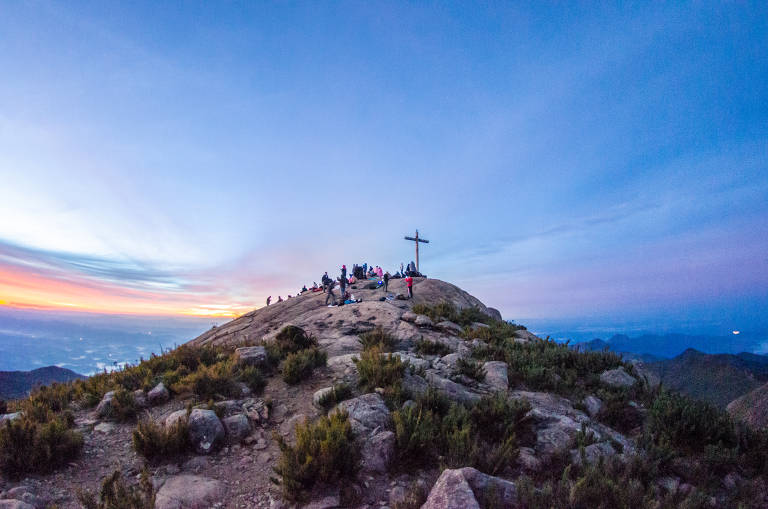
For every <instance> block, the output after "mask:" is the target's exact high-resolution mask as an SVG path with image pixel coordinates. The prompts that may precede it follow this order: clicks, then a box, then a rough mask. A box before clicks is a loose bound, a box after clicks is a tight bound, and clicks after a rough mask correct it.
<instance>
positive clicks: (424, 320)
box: [413, 315, 435, 327]
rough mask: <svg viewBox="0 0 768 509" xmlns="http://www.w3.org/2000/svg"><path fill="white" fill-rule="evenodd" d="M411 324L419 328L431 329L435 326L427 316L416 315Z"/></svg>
mask: <svg viewBox="0 0 768 509" xmlns="http://www.w3.org/2000/svg"><path fill="white" fill-rule="evenodd" d="M413 323H415V324H416V325H418V326H419V327H433V326H434V325H435V324H434V323H433V322H432V320H431V319H430V318H429V317H428V316H427V315H417V316H416V320H414V322H413Z"/></svg>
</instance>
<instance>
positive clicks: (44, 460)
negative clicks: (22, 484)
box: [0, 414, 83, 478]
mask: <svg viewBox="0 0 768 509" xmlns="http://www.w3.org/2000/svg"><path fill="white" fill-rule="evenodd" d="M70 417H71V414H70ZM71 427H72V419H71V418H67V417H65V416H56V417H53V418H52V419H51V420H50V421H48V422H45V423H41V422H37V421H34V420H31V419H29V418H28V417H26V416H24V417H22V418H21V419H16V420H14V421H6V422H5V423H4V424H3V426H1V427H0V470H2V471H3V472H4V473H5V474H7V475H8V476H9V477H13V478H17V477H20V476H22V475H24V474H27V473H48V472H51V471H53V470H55V469H56V468H58V467H59V466H61V465H64V464H66V463H68V462H70V461H72V459H74V458H75V457H77V456H78V455H79V454H80V451H81V450H82V448H83V437H82V435H81V434H80V433H77V432H76V431H73V430H72V429H70V428H71Z"/></svg>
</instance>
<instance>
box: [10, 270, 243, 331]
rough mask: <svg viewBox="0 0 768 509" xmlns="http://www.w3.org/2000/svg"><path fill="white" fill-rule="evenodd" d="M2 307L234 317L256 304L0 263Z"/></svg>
mask: <svg viewBox="0 0 768 509" xmlns="http://www.w3.org/2000/svg"><path fill="white" fill-rule="evenodd" d="M0 306H3V307H9V308H14V309H39V310H49V311H52V310H67V311H81V312H91V313H107V314H136V315H164V316H168V315H184V316H199V317H214V318H233V317H236V316H238V315H241V314H243V313H246V312H248V311H250V310H252V309H254V308H255V307H256V306H244V305H242V304H217V303H210V300H209V298H206V296H205V295H194V294H192V295H190V294H176V293H172V292H168V293H164V292H158V291H142V290H137V289H133V288H125V287H121V286H118V285H115V284H111V283H107V282H102V281H96V282H94V281H90V280H83V281H76V280H71V279H70V280H64V279H57V278H53V277H46V276H43V275H40V274H37V273H34V272H31V271H29V270H24V269H19V268H18V267H14V268H13V269H12V270H9V269H8V268H6V267H3V266H0Z"/></svg>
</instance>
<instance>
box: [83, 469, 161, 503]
mask: <svg viewBox="0 0 768 509" xmlns="http://www.w3.org/2000/svg"><path fill="white" fill-rule="evenodd" d="M77 500H78V502H80V504H81V505H82V506H83V508H84V509H153V508H154V507H155V489H154V487H153V486H152V481H151V480H150V477H149V472H148V471H147V470H143V471H142V472H141V481H140V482H139V484H138V486H128V485H126V484H125V481H123V478H122V476H121V474H120V471H119V470H115V471H114V472H113V473H112V474H111V475H110V476H108V477H107V478H105V479H104V480H103V481H102V483H101V490H100V492H99V495H98V498H97V497H96V495H95V494H93V493H91V492H90V491H78V493H77Z"/></svg>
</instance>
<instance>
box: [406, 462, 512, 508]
mask: <svg viewBox="0 0 768 509" xmlns="http://www.w3.org/2000/svg"><path fill="white" fill-rule="evenodd" d="M490 494H493V495H492V496H493V497H494V500H493V501H491V500H489V498H488V497H489V495H490ZM491 502H493V503H495V504H498V505H499V507H514V506H515V504H516V503H517V489H516V487H515V483H513V482H511V481H507V480H504V479H501V478H499V477H493V476H490V475H486V474H484V473H482V472H480V471H478V470H475V469H474V468H471V467H464V468H458V469H447V470H443V473H442V474H441V475H440V477H439V478H438V479H437V482H435V485H434V486H433V487H432V490H431V491H430V493H429V497H428V498H427V501H426V502H425V503H424V505H423V506H421V509H453V508H455V509H460V508H461V509H463V508H478V509H479V508H481V507H487V506H488V505H489V504H490V503H491Z"/></svg>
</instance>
